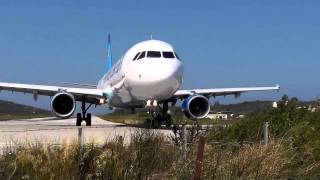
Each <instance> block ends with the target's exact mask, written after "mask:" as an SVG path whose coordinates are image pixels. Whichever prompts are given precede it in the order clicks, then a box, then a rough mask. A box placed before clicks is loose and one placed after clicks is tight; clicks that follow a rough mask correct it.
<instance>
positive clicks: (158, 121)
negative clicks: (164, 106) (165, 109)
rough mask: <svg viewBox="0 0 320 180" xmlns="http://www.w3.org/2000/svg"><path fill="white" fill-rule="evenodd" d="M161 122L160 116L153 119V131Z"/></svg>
mask: <svg viewBox="0 0 320 180" xmlns="http://www.w3.org/2000/svg"><path fill="white" fill-rule="evenodd" d="M161 122H162V117H161V115H160V114H158V115H157V116H156V118H154V120H153V121H152V127H153V128H155V129H158V128H159V126H161Z"/></svg>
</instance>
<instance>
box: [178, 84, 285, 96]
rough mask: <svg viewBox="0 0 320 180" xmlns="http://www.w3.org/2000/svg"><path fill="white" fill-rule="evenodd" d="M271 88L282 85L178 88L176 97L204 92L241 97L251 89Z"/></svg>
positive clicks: (265, 89)
mask: <svg viewBox="0 0 320 180" xmlns="http://www.w3.org/2000/svg"><path fill="white" fill-rule="evenodd" d="M270 90H276V91H279V90H280V86H279V85H276V86H272V87H243V88H216V89H191V90H178V91H177V92H176V93H175V94H174V97H176V98H181V99H183V98H185V97H187V96H190V95H193V94H202V95H204V96H206V97H208V98H209V97H211V96H214V97H215V96H226V95H235V97H239V96H240V95H241V94H242V93H245V92H251V91H270Z"/></svg>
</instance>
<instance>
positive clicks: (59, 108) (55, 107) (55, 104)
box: [51, 92, 76, 118]
mask: <svg viewBox="0 0 320 180" xmlns="http://www.w3.org/2000/svg"><path fill="white" fill-rule="evenodd" d="M51 108H52V112H53V113H54V114H55V115H56V116H57V117H59V118H69V117H70V116H72V114H73V113H74V111H75V109H76V101H75V98H74V96H73V95H72V94H70V93H65V92H61V93H57V94H56V95H54V96H53V98H52V101H51Z"/></svg>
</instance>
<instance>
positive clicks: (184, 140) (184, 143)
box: [182, 124, 188, 161]
mask: <svg viewBox="0 0 320 180" xmlns="http://www.w3.org/2000/svg"><path fill="white" fill-rule="evenodd" d="M182 134H183V147H182V148H183V160H184V161H186V160H187V143H188V142H187V127H186V125H185V124H184V125H183V126H182Z"/></svg>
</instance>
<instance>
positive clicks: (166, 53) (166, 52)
mask: <svg viewBox="0 0 320 180" xmlns="http://www.w3.org/2000/svg"><path fill="white" fill-rule="evenodd" d="M162 55H163V57H164V58H174V55H173V52H170V51H164V52H162Z"/></svg>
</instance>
